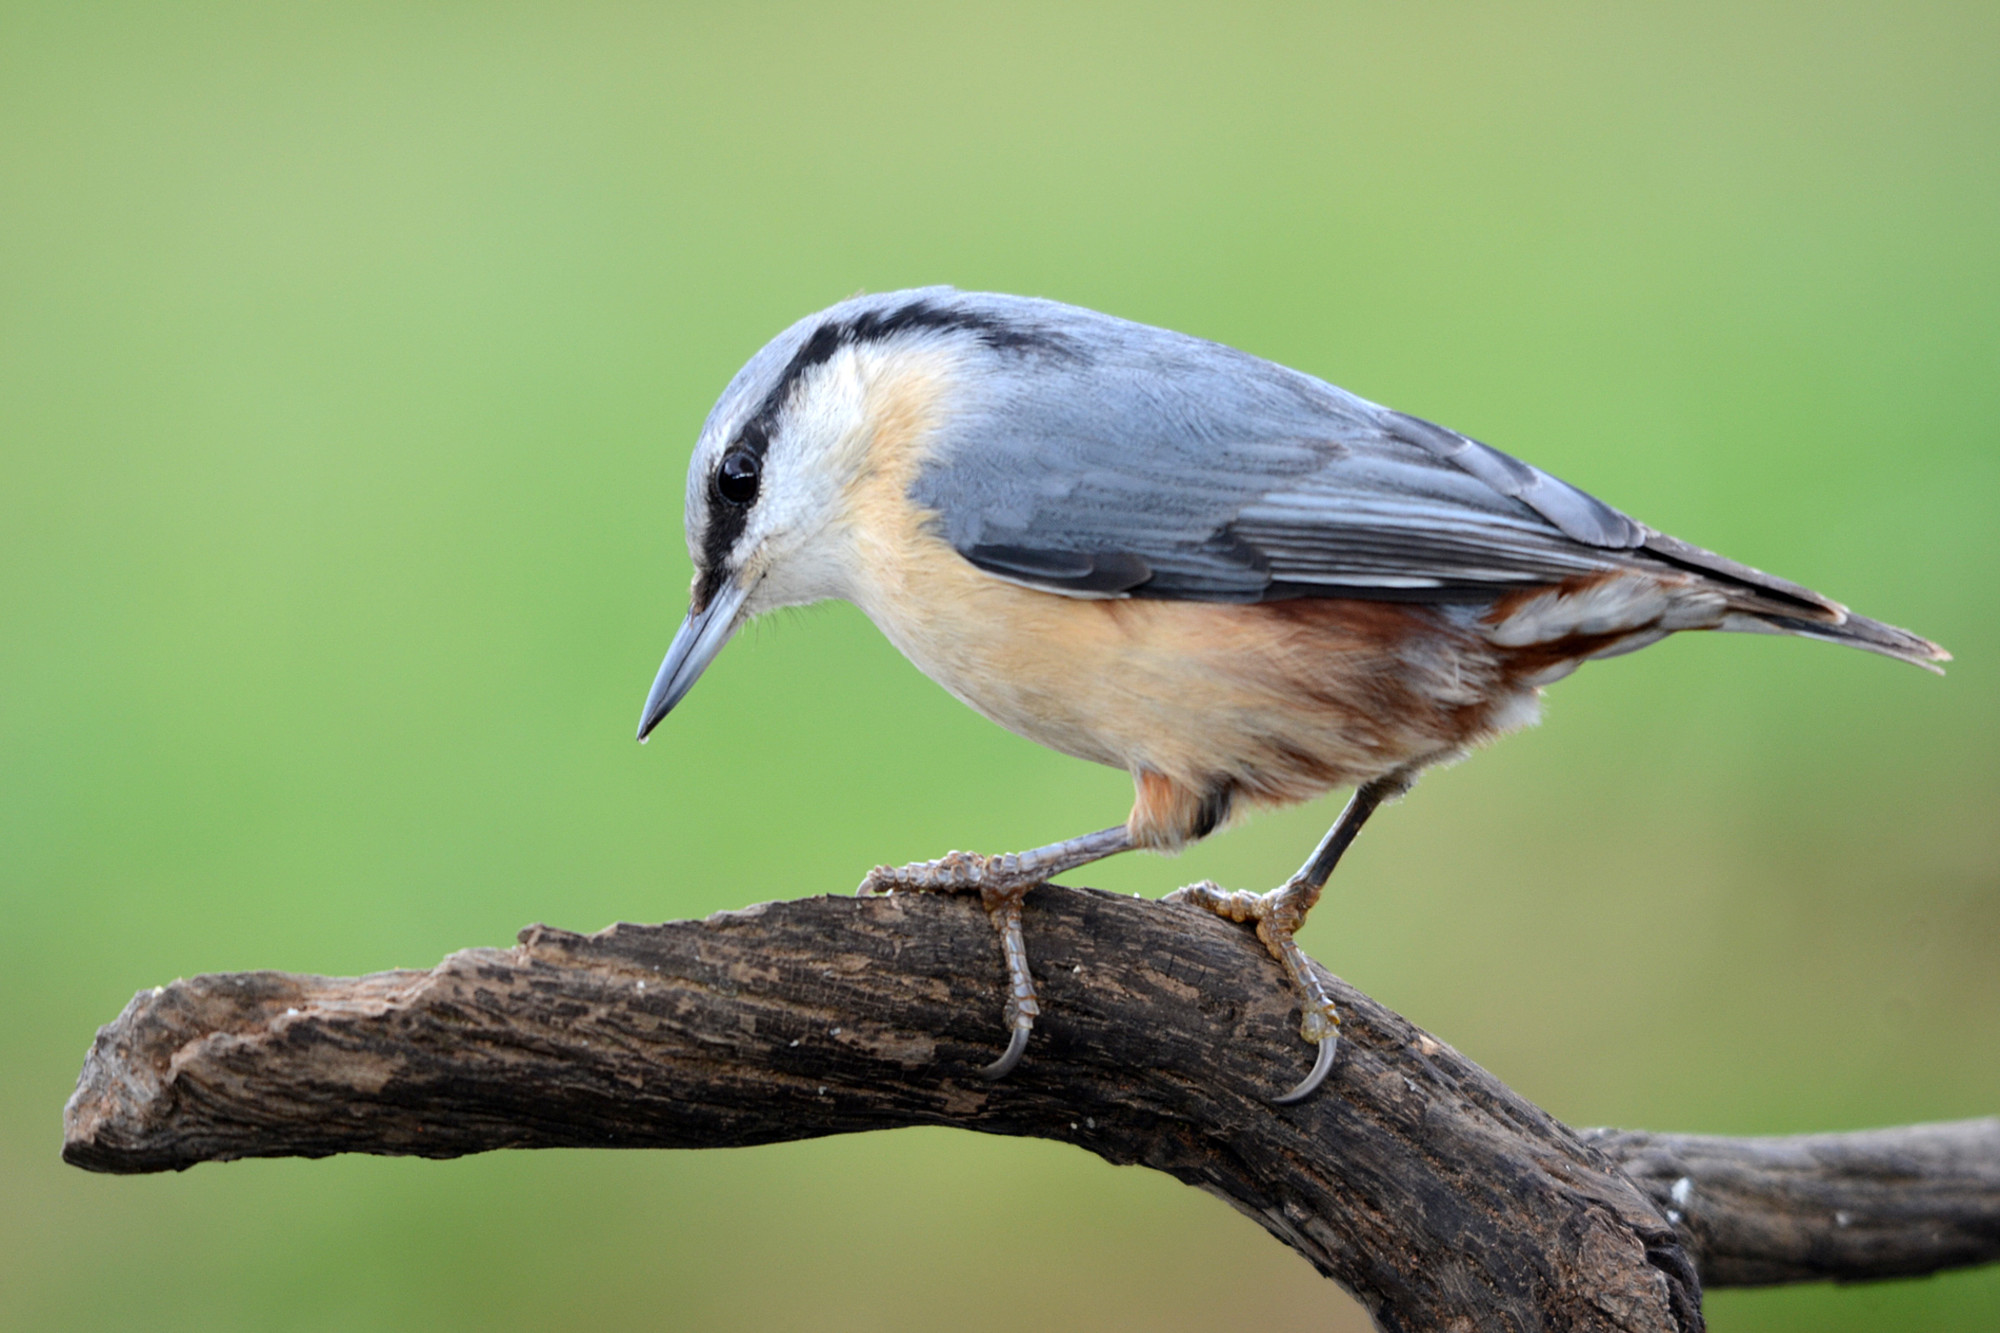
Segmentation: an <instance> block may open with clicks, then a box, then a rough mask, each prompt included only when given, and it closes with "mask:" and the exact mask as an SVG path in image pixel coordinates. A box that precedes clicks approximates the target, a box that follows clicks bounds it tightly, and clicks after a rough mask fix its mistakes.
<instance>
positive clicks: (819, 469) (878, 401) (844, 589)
mask: <svg viewBox="0 0 2000 1333" xmlns="http://www.w3.org/2000/svg"><path fill="white" fill-rule="evenodd" d="M993 299H994V298H982V297H978V296H974V295H971V294H967V293H962V292H958V291H954V290H952V289H951V288H947V287H937V288H925V289H922V290H917V291H904V292H888V293H883V294H880V295H876V296H861V297H856V298H854V299H853V300H850V301H845V302H843V303H841V304H840V305H837V306H834V307H832V308H831V309H829V310H824V311H822V312H820V313H819V314H816V315H812V316H809V317H807V318H806V319H803V320H801V321H799V322H798V323H797V324H794V325H793V326H792V327H791V328H789V329H787V330H786V331H785V332H784V333H782V334H780V335H778V337H776V338H775V339H773V340H772V341H771V342H770V343H769V344H768V345H766V346H765V347H764V349H763V350H762V351H760V352H758V353H757V355H756V356H754V357H752V358H751V359H750V361H749V363H748V364H747V365H745V366H744V367H743V369H742V370H740V371H738V372H737V374H736V377H735V378H734V379H733V380H731V381H730V383H729V387H728V388H727V389H725V390H724V391H723V394H722V397H721V399H720V400H718V401H717V403H716V405H715V408H714V410H712V411H711V412H710V413H709V416H708V421H707V423H706V424H705V425H704V426H703V427H702V432H701V438H700V440H699V441H698V442H697V443H696V445H695V450H694V457H693V458H692V459H691V460H690V462H689V464H688V477H687V510H686V524H687V542H688V554H689V555H690V556H691V557H692V558H693V561H694V587H693V591H692V594H691V596H690V599H689V601H690V604H689V607H688V613H687V619H686V620H684V621H683V622H682V623H681V627H680V630H679V632H678V633H676V634H675V635H674V641H673V645H672V646H671V647H670V648H668V650H667V656H666V660H665V661H664V662H663V663H662V664H661V666H660V672H659V675H658V677H657V678H655V680H654V681H653V688H652V691H651V692H650V693H649V694H648V696H647V698H646V707H645V711H644V712H643V713H642V714H641V715H640V719H639V739H640V740H644V739H645V738H646V736H647V734H648V733H649V732H651V731H652V729H653V728H654V727H655V726H657V725H658V724H659V722H660V719H662V718H663V717H665V716H666V715H667V713H668V711H669V710H671V709H672V708H673V707H674V705H675V704H677V703H679V702H680V701H681V699H682V698H683V697H685V696H686V694H687V692H688V690H689V689H691V688H692V687H693V686H694V683H695V681H696V679H698V678H699V677H700V675H701V673H702V671H703V669H704V668H706V667H707V666H708V664H709V663H710V662H712V661H714V660H715V656H716V654H717V653H719V652H721V651H722V647H723V645H724V644H726V643H728V642H729V639H730V637H731V636H732V635H733V634H734V633H735V632H736V630H737V628H738V627H739V626H741V625H742V624H743V623H744V622H745V621H746V620H748V619H750V618H751V617H753V616H755V615H758V614H761V613H762V612H765V611H769V610H774V609H776V608H778V607H783V606H798V605H802V604H804V603H807V602H815V601H819V600H822V599H824V598H828V597H844V596H849V595H851V591H852V587H853V578H854V563H853V562H854V559H855V556H854V543H853V541H852V532H851V520H852V518H853V515H852V514H851V512H850V510H851V508H852V499H851V497H852V494H853V491H854V483H855V482H856V480H857V479H858V478H860V477H863V476H865V475H867V474H868V473H869V472H870V470H871V469H872V468H875V467H876V466H877V465H878V463H879V460H878V459H876V458H875V457H873V454H874V452H875V451H879V450H880V449H881V448H882V447H883V438H884V435H885V431H884V430H883V429H882V427H883V426H884V425H885V421H884V418H885V416H892V415H898V408H897V406H896V405H897V404H903V405H905V406H907V402H908V400H909V398H910V394H909V393H908V392H907V390H908V389H909V387H910V386H911V385H914V384H922V385H923V386H926V388H925V393H926V394H927V395H928V398H927V401H926V403H925V407H926V411H927V412H928V410H929V409H930V408H932V407H938V408H940V409H941V406H942V405H941V404H940V403H939V402H938V401H937V399H938V397H939V396H940V395H941V394H943V393H945V392H947V388H946V386H959V387H956V388H951V389H949V390H948V391H949V392H952V393H958V392H959V391H960V389H961V388H962V387H963V384H964V382H965V381H964V377H961V376H959V375H957V374H956V373H954V372H955V371H956V369H958V368H960V367H962V366H963V365H964V364H965V362H966V358H967V357H969V356H973V355H976V354H977V352H978V350H979V348H980V347H981V346H982V344H983V345H985V346H988V347H990V346H991V345H992V343H993V341H994V338H995V337H996V336H997V335H996V334H995V332H994V329H995V328H996V327H998V326H997V323H996V320H997V318H998V317H997V316H996V315H995V314H994V313H993V312H992V311H991V310H990V309H989V306H990V303H991V302H992V301H993Z"/></svg>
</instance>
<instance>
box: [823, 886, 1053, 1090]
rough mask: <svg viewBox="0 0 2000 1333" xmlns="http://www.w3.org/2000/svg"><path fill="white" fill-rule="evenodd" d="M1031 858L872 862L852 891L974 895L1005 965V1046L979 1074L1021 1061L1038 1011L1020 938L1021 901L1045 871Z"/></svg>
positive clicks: (990, 1075) (993, 1073) (1003, 1072)
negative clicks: (903, 863) (995, 933)
mask: <svg viewBox="0 0 2000 1333" xmlns="http://www.w3.org/2000/svg"><path fill="white" fill-rule="evenodd" d="M1032 856H1033V854H1032V853H1011V852H1010V853H1008V854H1006V855H1002V856H981V855H979V854H977V853H976V852H950V853H947V854H946V855H944V856H941V857H939V858H938V859H937V860H935V861H916V862H912V863H911V864H909V865H906V866H876V867H875V868H874V869H873V870H871V871H869V872H868V877H867V878H866V879H864V880H862V881H861V887H860V888H859V889H857V890H855V893H856V895H857V896H860V897H866V896H867V895H869V894H871V893H974V892H976V893H978V895H979V904H980V906H982V907H984V908H985V909H986V918H987V920H989V921H991V922H992V923H993V928H994V929H995V930H997V931H999V932H1000V955H1001V957H1002V958H1003V959H1005V960H1006V963H1007V1007H1006V1010H1005V1014H1006V1022H1007V1049H1006V1051H1005V1052H1004V1053H1003V1054H1002V1055H1001V1056H1000V1058H999V1059H998V1060H995V1061H994V1062H993V1063H992V1064H990V1065H987V1066H986V1067H985V1068H984V1069H981V1070H980V1071H979V1076H980V1077H981V1078H986V1079H999V1078H1005V1077H1006V1076H1007V1075H1008V1074H1010V1073H1012V1072H1013V1069H1014V1066H1015V1065H1017V1064H1019V1063H1021V1053H1022V1052H1023V1051H1025V1050H1027V1049H1028V1034H1029V1033H1031V1032H1033V1031H1034V1030H1035V1018H1036V1017H1037V1016H1038V1015H1039V1014H1040V1013H1041V1012H1042V1010H1041V1005H1040V1004H1039V1003H1037V1001H1036V997H1035V978H1034V974H1033V973H1031V972H1029V971H1028V945H1027V941H1025V940H1024V939H1022V938H1021V904H1022V902H1023V901H1025V900H1026V898H1027V896H1028V890H1029V889H1032V888H1034V887H1035V886H1036V885H1037V884H1040V883H1043V882H1044V881H1045V880H1046V878H1047V876H1048V874H1049V873H1051V872H1049V871H1048V870H1047V869H1046V868H1045V867H1042V866H1041V865H1039V864H1027V863H1028V862H1029V861H1030V860H1031V858H1032Z"/></svg>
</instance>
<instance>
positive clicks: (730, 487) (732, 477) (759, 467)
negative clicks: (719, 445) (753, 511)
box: [715, 449, 764, 505]
mask: <svg viewBox="0 0 2000 1333" xmlns="http://www.w3.org/2000/svg"><path fill="white" fill-rule="evenodd" d="M763 470H764V464H763V461H762V460H760V459H759V458H758V457H757V455H756V454H754V453H752V452H750V450H748V449H731V450H730V451H729V452H728V453H726V454H724V455H723V456H722V466H720V467H718V468H716V469H715V493H716V494H717V495H719V496H721V497H722V498H723V499H725V500H727V501H729V503H731V504H733V505H747V504H749V503H750V502H751V501H752V500H755V499H756V498H757V481H758V478H759V476H760V475H761V474H762V473H763Z"/></svg>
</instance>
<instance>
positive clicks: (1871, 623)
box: [1640, 532, 1951, 675]
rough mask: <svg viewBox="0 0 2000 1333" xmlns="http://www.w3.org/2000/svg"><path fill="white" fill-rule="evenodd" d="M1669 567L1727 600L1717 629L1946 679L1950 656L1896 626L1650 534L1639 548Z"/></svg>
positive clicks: (1675, 540) (1787, 582)
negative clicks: (1876, 659) (1876, 656)
mask: <svg viewBox="0 0 2000 1333" xmlns="http://www.w3.org/2000/svg"><path fill="white" fill-rule="evenodd" d="M1640 549H1641V550H1643V551H1644V552H1645V553H1646V554H1647V555H1649V556H1651V557H1653V558H1654V559H1655V560H1658V561H1660V562H1662V563H1664V564H1668V565H1672V566H1673V567H1674V568H1676V569H1680V570H1684V571H1686V572H1687V573H1690V574H1697V575H1700V576H1701V578H1702V580H1703V581H1704V582H1706V583H1708V584H1709V585H1711V586H1713V587H1715V588H1717V589H1718V590H1720V591H1721V592H1722V593H1723V594H1724V595H1725V596H1726V597H1727V598H1728V601H1727V603H1726V604H1725V605H1726V607H1727V610H1726V611H1725V612H1724V614H1723V617H1722V623H1721V624H1720V625H1718V626H1717V627H1716V628H1718V629H1724V630H1735V631H1740V632H1745V633H1752V634H1796V635H1798V636H1799V637H1801V638H1805V639H1820V640H1823V641H1824V642H1827V643H1842V644H1846V645H1847V646H1848V647H1850V648H1864V649H1866V650H1867V651H1869V652H1871V653H1880V654H1882V655H1883V656H1884V657H1893V658H1895V659H1896V660H1897V661H1899V662H1908V663H1910V664H1912V665H1913V666H1920V667H1922V668H1924V669H1925V670H1926V671H1935V672H1937V673H1938V674H1939V675H1943V674H1944V668H1943V667H1941V666H1939V665H1938V663H1940V662H1949V661H1950V660H1951V654H1950V653H1948V652H1946V651H1945V650H1944V649H1943V648H1941V647H1939V646H1938V645H1937V644H1935V643H1932V642H1931V641H1930V640H1929V639H1926V638H1924V637H1923V636H1921V635H1917V634H1912V633H1910V632H1909V631H1908V630H1906V629H1898V628H1896V627H1895V626H1894V625H1885V624H1883V623H1882V622H1881V621H1879V620H1870V619H1869V618H1868V617H1867V616H1858V615H1856V614H1854V612H1852V611H1850V610H1848V609H1847V608H1846V607H1844V606H1842V605H1841V604H1840V603H1839V602H1836V601H1834V600H1833V599H1832V598H1831V597H1824V596H1821V595H1820V594H1819V593H1816V592H1814V591H1813V590H1812V589H1811V588H1808V587H1806V586H1805V585H1804V584H1800V583H1793V582H1792V581H1791V580H1789V579H1781V578H1779V577H1777V576H1776V575H1775V574H1766V573H1765V572H1764V571H1763V570H1761V569H1753V568H1751V567H1750V566H1749V565H1744V564H1739V563H1737V562H1736V561H1734V560H1731V559H1729V558H1728V557H1727V556H1720V555H1717V554H1716V553H1715V552H1713V551H1705V550H1703V549H1702V548H1701V547H1699V546H1694V545H1691V544H1690V543H1688V542H1684V541H1682V540H1680V539H1679V538H1678V537H1669V536H1667V535H1666V534H1665V533H1663V532H1648V533H1647V534H1646V540H1645V543H1644V544H1643V546H1642V547H1641V548H1640Z"/></svg>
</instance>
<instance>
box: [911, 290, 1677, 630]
mask: <svg viewBox="0 0 2000 1333" xmlns="http://www.w3.org/2000/svg"><path fill="white" fill-rule="evenodd" d="M957 299H958V300H959V301H961V302H978V303H981V307H982V312H983V313H982V317H984V318H991V319H993V320H995V321H1002V322H1005V323H1006V324H1007V326H1008V327H1010V328H1014V329H1018V330H1020V331H1022V334H1023V336H1022V338H1020V339H1019V340H1018V341H1017V342H1016V344H1015V345H1013V346H1011V347H999V346H993V347H984V348H982V349H981V350H980V351H979V353H978V355H979V357H980V358H981V359H980V362H979V373H978V374H977V375H969V376H967V377H966V378H965V380H964V381H963V385H962V389H961V395H962V397H961V403H962V407H961V409H960V410H958V411H957V412H956V413H955V415H954V417H953V418H952V420H951V421H950V422H949V423H948V424H947V426H946V427H945V428H944V429H943V431H942V433H941V435H940V438H939V440H938V447H937V449H936V450H935V451H934V453H933V454H932V456H931V457H930V458H929V459H928V461H927V462H926V464H925V466H924V467H923V468H922V470H921V471H920V474H919V476H918V478H917V480H916V482H915V485H914V487H913V490H912V498H913V499H914V500H916V501H917V502H918V503H919V504H922V505H924V506H925V507H927V508H928V509H930V510H931V511H932V512H933V513H935V514H936V516H937V517H936V523H937V524H938V525H939V528H940V529H941V531H942V533H943V535H944V536H945V537H946V539H947V540H949V541H950V543H951V544H952V546H953V547H954V548H956V549H957V550H958V551H959V552H960V553H961V554H963V555H964V556H965V557H966V558H967V559H968V560H970V561H972V562H973V563H974V564H976V565H978V566H980V567H981V568H983V569H985V570H987V571H989V572H991V573H993V574H996V575H999V576H1001V577H1003V578H1008V579H1012V580H1014V581H1017V582H1021V583H1026V584H1029V585H1031V586H1036V587H1041V588H1045V589H1048V590H1050V591H1053V592H1061V593H1068V594H1070V595H1078V596H1137V597H1173V598H1187V599H1197V600H1211V601H1232V602H1254V601H1263V600H1267V599H1270V598H1276V597H1295V596H1301V595H1306V596H1311V595H1321V596H1332V595H1348V596H1374V597H1391V598H1398V599H1411V600H1440V599H1457V598H1476V597H1484V596H1490V595H1492V594H1493V593H1494V592H1495V591H1498V590H1502V589H1505V588H1509V587H1521V586H1525V585H1531V584H1537V583H1549V582H1554V581H1558V580H1561V579H1565V578H1570V577H1573V576H1576V575H1583V574H1590V573H1593V572H1596V571H1601V570H1605V569H1609V568H1618V567H1621V566H1629V565H1630V564H1631V563H1632V562H1633V560H1634V559H1635V556H1636V548H1639V547H1641V546H1642V545H1644V544H1646V543H1647V542H1648V541H1649V539H1656V534H1654V533H1652V532H1651V531H1650V530H1649V529H1647V528H1646V527H1644V526H1643V525H1641V524H1639V523H1637V522H1635V521H1633V520H1632V519H1630V518H1628V517H1626V516H1625V515H1623V514H1621V513H1619V512H1618V511H1617V510H1615V509H1612V508H1611V507H1610V506H1609V505H1606V504H1604V503H1603V502H1601V501H1599V500H1596V499H1593V498H1592V497H1591V496H1589V495H1586V494H1584V493H1583V492H1582V491H1579V490H1577V489H1576V488H1575V487H1572V486H1570V485H1568V484H1566V483H1564V482H1561V481H1558V480H1557V479H1556V478H1554V477H1552V476H1550V475H1548V474H1547V473H1545V472H1542V471H1540V470H1538V469H1536V468H1533V467H1530V466H1528V465H1527V464H1525V463H1522V462H1520V461H1519V460H1517V459H1514V458H1511V457H1509V456H1508V455H1506V454H1503V453H1500V452H1499V451H1498V450H1495V449H1490V448H1488V447H1487V446H1485V445H1483V444H1480V443H1478V442H1476V441H1474V440H1470V439H1468V438H1466V437H1465V436H1463V435H1459V434H1457V433H1456V432H1454V431H1450V430H1446V429H1444V428H1443V427H1440V426H1436V425H1432V424H1431V423H1429V422H1427V421H1423V420H1420V419H1418V418H1415V417H1410V416H1405V415H1403V414H1401V413H1398V412H1392V411H1390V410H1388V409H1386V408H1382V407H1378V406H1376V405H1375V404H1373V403H1369V402H1366V401H1364V400H1362V399H1360V398H1356V397H1355V396H1354V395H1352V394H1349V393H1347V392H1345V391H1343V390H1341V389H1337V388H1335V387H1333V386H1332V385H1330V384H1326V383H1324V382H1322V381H1320V380H1317V379H1314V378H1312V377H1311V376H1308V375H1303V374H1300V373H1298V372H1296V371H1292V370H1288V369H1286V368H1284V367H1282V366H1278V365H1275V364H1273V363H1271V362H1268V361H1264V360H1261V359H1260V358H1257V357H1253V356H1250V355H1248V354H1247V353H1243V352H1238V351H1235V350H1233V349H1230V348H1227V347H1222V346H1219V345H1217V344H1214V343H1208V342H1204V341H1201V340H1199V339H1195V338H1190V337H1187V336H1185V335H1181V334H1175V333H1170V332H1167V331H1165V330H1161V329H1154V328H1149V327H1147V326H1145V325H1139V324H1131V323H1128V322H1126V321H1123V320H1117V319H1113V318H1111V317H1109V316H1105V315H1099V314H1095V313H1094V312H1090V311H1084V310H1079V309H1076V308H1074V307H1069V306H1061V305H1056V304H1054V303H1051V302H1041V301H1029V300H1025V299H1022V298H1004V297H970V296H963V295H961V296H958V297H957ZM989 303H990V304H991V305H992V307H993V308H992V309H991V310H984V306H985V305H986V304H989ZM1689 549H1690V550H1692V549H1693V548H1689ZM1700 554H1702V555H1704V556H1706V554H1707V553H1705V552H1703V553H1700ZM1636 558H1638V559H1644V558H1645V557H1643V556H1637V557H1636Z"/></svg>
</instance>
